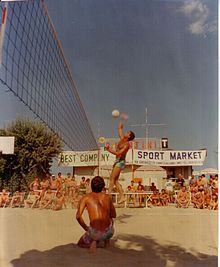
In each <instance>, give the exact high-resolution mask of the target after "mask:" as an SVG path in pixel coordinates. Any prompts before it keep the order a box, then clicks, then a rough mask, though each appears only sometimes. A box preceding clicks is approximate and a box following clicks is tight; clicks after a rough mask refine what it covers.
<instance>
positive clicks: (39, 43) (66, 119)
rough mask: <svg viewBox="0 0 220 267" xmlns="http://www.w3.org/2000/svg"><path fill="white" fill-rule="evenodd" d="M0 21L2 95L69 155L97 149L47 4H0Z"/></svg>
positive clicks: (31, 0) (33, 1) (36, 1)
mask: <svg viewBox="0 0 220 267" xmlns="http://www.w3.org/2000/svg"><path fill="white" fill-rule="evenodd" d="M0 17H1V18H2V19H1V25H0V26H1V29H0V38H1V39H0V64H1V65H0V81H1V83H0V89H1V87H2V86H6V87H7V88H8V89H9V90H10V91H11V92H12V93H13V94H14V95H15V96H16V97H17V98H18V99H19V100H20V101H22V102H23V103H24V105H26V106H27V107H28V108H29V109H30V110H31V111H32V112H33V113H34V114H35V115H36V116H37V117H38V118H39V119H40V120H41V121H43V122H44V123H45V124H46V125H47V126H48V127H49V128H50V129H51V130H52V131H54V132H55V133H56V134H58V135H59V136H60V137H61V138H62V140H63V141H64V143H65V144H66V145H67V146H68V147H69V148H70V149H72V150H91V149H96V148H97V142H96V139H95V137H94V134H93V132H92V129H91V127H90V124H89V121H88V118H87V116H86V113H85V110H84V107H83V105H82V102H81V100H80V97H79V94H78V92H77V89H76V85H75V83H74V80H73V78H72V75H71V71H70V68H69V65H68V63H67V60H66V59H65V56H64V52H63V50H62V47H61V44H60V41H59V39H58V37H57V34H56V31H55V28H54V26H53V23H52V21H51V18H50V16H49V14H48V11H47V8H46V5H45V3H44V1H43V0H29V1H19V2H18V1H17V2H0Z"/></svg>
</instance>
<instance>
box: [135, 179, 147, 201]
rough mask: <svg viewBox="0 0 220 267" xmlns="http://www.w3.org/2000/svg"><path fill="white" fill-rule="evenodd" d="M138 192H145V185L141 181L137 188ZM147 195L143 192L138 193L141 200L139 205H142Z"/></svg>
mask: <svg viewBox="0 0 220 267" xmlns="http://www.w3.org/2000/svg"><path fill="white" fill-rule="evenodd" d="M136 192H137V193H143V192H144V186H143V185H142V184H141V182H138V187H137V190H136ZM144 198H145V195H143V194H138V200H139V206H141V205H142V203H143V202H144Z"/></svg>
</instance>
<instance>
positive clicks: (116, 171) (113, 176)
mask: <svg viewBox="0 0 220 267" xmlns="http://www.w3.org/2000/svg"><path fill="white" fill-rule="evenodd" d="M120 172H121V169H120V168H119V167H116V166H114V167H113V169H112V172H111V175H110V178H109V188H108V193H109V196H110V197H111V193H112V190H113V187H114V185H115V181H116V179H118V178H119V175H120Z"/></svg>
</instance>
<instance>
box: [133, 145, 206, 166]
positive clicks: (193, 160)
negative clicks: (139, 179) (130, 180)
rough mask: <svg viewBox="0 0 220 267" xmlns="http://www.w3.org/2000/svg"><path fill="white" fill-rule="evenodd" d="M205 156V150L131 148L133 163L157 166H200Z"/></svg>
mask: <svg viewBox="0 0 220 267" xmlns="http://www.w3.org/2000/svg"><path fill="white" fill-rule="evenodd" d="M205 157H206V150H205V149H204V150H193V151H185V150H184V151H173V150H166V151H154V150H152V151H150V150H137V149H133V164H135V165H159V166H196V165H197V166H200V165H203V162H204V160H205Z"/></svg>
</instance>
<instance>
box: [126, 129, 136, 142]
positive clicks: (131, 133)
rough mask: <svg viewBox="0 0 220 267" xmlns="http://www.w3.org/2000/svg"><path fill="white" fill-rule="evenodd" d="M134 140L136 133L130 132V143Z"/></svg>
mask: <svg viewBox="0 0 220 267" xmlns="http://www.w3.org/2000/svg"><path fill="white" fill-rule="evenodd" d="M134 138H135V134H134V132H132V131H130V135H129V139H128V141H132V140H134Z"/></svg>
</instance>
